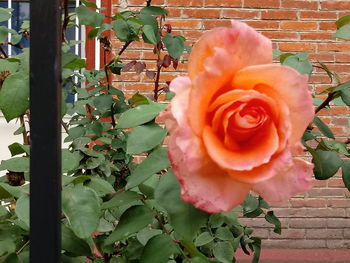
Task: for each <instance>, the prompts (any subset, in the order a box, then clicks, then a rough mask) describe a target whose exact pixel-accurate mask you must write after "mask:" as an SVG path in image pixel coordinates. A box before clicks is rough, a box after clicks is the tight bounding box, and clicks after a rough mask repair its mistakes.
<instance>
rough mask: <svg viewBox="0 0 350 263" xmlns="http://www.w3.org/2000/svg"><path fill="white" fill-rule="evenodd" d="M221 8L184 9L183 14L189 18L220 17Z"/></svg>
mask: <svg viewBox="0 0 350 263" xmlns="http://www.w3.org/2000/svg"><path fill="white" fill-rule="evenodd" d="M220 11H221V10H220V9H209V8H206V9H184V10H183V11H182V12H183V15H184V16H185V17H189V18H206V19H207V18H219V17H220Z"/></svg>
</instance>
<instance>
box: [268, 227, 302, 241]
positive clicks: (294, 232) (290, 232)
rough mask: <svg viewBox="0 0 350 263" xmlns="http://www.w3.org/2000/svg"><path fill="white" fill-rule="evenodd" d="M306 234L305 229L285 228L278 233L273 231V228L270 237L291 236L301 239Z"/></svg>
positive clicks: (282, 237) (283, 237) (284, 237)
mask: <svg viewBox="0 0 350 263" xmlns="http://www.w3.org/2000/svg"><path fill="white" fill-rule="evenodd" d="M304 236H305V229H283V230H282V233H281V234H280V235H279V234H276V233H274V232H273V230H272V229H271V230H270V235H269V237H270V238H273V239H286V238H290V239H301V238H304Z"/></svg>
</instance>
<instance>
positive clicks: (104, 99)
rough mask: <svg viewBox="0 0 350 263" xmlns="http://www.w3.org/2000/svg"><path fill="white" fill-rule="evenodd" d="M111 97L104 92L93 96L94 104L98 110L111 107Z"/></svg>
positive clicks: (106, 109)
mask: <svg viewBox="0 0 350 263" xmlns="http://www.w3.org/2000/svg"><path fill="white" fill-rule="evenodd" d="M112 104H113V98H112V96H111V95H108V94H104V95H100V96H97V97H95V98H94V106H95V107H96V109H98V110H99V111H100V112H105V111H108V110H110V109H111V106H112Z"/></svg>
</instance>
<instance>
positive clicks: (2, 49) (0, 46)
mask: <svg viewBox="0 0 350 263" xmlns="http://www.w3.org/2000/svg"><path fill="white" fill-rule="evenodd" d="M0 51H1V53H2V54H3V55H4V57H5V58H8V57H9V56H8V55H7V53H6V51H5V49H4V48H3V47H2V45H0Z"/></svg>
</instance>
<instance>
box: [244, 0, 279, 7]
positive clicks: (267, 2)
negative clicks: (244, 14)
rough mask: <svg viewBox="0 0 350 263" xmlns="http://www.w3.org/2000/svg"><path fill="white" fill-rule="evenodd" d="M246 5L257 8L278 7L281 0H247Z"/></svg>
mask: <svg viewBox="0 0 350 263" xmlns="http://www.w3.org/2000/svg"><path fill="white" fill-rule="evenodd" d="M244 7H255V8H264V7H265V8H277V7H280V1H279V0H264V1H261V0H245V1H244Z"/></svg>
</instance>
